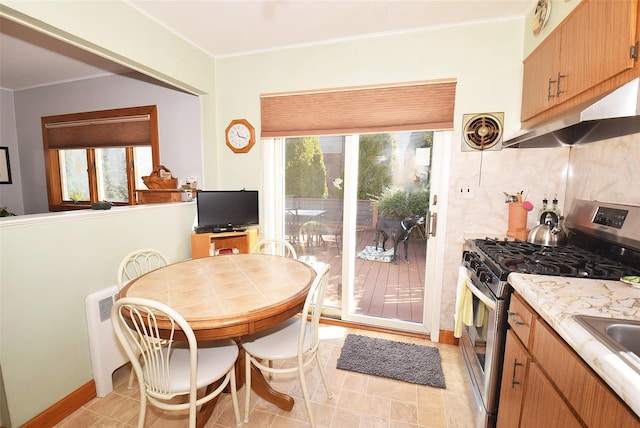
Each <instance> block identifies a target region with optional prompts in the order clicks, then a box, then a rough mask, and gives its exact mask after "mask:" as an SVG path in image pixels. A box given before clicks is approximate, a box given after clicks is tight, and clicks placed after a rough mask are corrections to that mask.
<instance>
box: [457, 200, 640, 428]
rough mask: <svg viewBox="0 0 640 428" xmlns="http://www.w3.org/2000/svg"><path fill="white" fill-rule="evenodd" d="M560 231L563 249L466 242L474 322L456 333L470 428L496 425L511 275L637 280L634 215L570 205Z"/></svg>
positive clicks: (639, 220) (622, 208) (637, 216)
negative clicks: (470, 404)
mask: <svg viewBox="0 0 640 428" xmlns="http://www.w3.org/2000/svg"><path fill="white" fill-rule="evenodd" d="M565 225H566V228H567V231H568V241H567V245H565V246H557V247H550V246H543V245H538V244H532V243H528V242H524V241H518V240H516V241H507V240H501V239H490V238H486V239H473V240H468V241H467V242H466V247H467V249H466V250H465V251H464V252H463V257H462V266H463V267H462V268H461V273H462V272H464V273H465V274H466V275H467V276H468V282H467V284H469V289H470V290H471V291H472V294H473V313H474V314H475V316H474V318H475V319H474V322H472V323H471V324H472V325H470V326H467V325H465V326H463V329H462V335H461V337H460V347H461V350H462V355H463V356H464V360H465V364H466V366H467V371H468V373H469V377H470V380H471V385H472V388H473V392H474V397H475V406H474V408H473V410H474V417H475V421H476V427H477V428H480V427H493V426H495V424H496V415H497V411H498V405H499V386H500V381H501V375H502V362H503V356H504V344H505V337H506V332H507V316H508V313H507V308H508V307H509V297H510V293H511V291H510V287H509V284H508V277H509V274H510V273H512V272H518V273H531V274H538V275H554V276H563V277H580V278H593V279H608V280H619V279H620V278H621V277H623V276H627V275H640V207H638V206H630V205H622V204H610V203H600V202H596V201H584V200H575V201H574V203H573V205H572V207H571V209H570V211H569V213H568V215H567V218H566V222H565ZM479 314H480V316H479Z"/></svg>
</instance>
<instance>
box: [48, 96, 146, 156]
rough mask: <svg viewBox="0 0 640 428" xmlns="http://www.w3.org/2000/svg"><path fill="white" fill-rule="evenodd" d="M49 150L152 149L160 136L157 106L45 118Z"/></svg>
mask: <svg viewBox="0 0 640 428" xmlns="http://www.w3.org/2000/svg"><path fill="white" fill-rule="evenodd" d="M42 132H43V135H44V142H45V149H50V150H57V149H76V148H82V149H85V148H106V147H126V146H150V145H151V141H152V133H157V110H156V107H155V106H145V107H133V108H124V109H115V110H104V111H94V112H86V113H74V114H66V115H58V116H47V117H43V118H42Z"/></svg>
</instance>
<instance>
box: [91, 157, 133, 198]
mask: <svg viewBox="0 0 640 428" xmlns="http://www.w3.org/2000/svg"><path fill="white" fill-rule="evenodd" d="M95 153H96V179H97V183H98V200H100V201H109V202H125V203H126V202H129V188H128V185H127V153H126V149H125V148H124V147H117V148H113V149H96V152H95Z"/></svg>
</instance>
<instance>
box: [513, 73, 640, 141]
mask: <svg viewBox="0 0 640 428" xmlns="http://www.w3.org/2000/svg"><path fill="white" fill-rule="evenodd" d="M637 132H640V78H636V79H634V80H632V81H630V82H629V83H626V84H625V85H623V86H621V87H620V88H618V89H616V90H614V91H613V92H611V93H609V94H608V95H606V96H605V97H603V98H601V99H600V100H599V101H597V102H595V103H594V104H592V105H591V106H590V107H588V108H586V109H585V110H583V111H581V112H579V113H575V114H572V115H568V116H566V117H564V118H562V119H559V120H556V121H553V122H551V123H548V124H546V125H541V126H540V127H539V128H536V129H534V130H532V131H529V132H526V133H525V134H522V135H519V136H516V137H513V138H511V139H508V140H506V141H505V142H503V144H502V146H503V147H514V148H516V147H517V148H532V147H559V146H573V145H577V144H585V143H592V142H595V141H601V140H607V139H609V138H614V137H620V136H623V135H628V134H635V133H637Z"/></svg>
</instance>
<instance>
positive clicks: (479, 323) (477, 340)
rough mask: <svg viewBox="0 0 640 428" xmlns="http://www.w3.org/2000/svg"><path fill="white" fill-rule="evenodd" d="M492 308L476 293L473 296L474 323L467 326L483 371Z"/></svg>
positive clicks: (484, 369) (484, 368)
mask: <svg viewBox="0 0 640 428" xmlns="http://www.w3.org/2000/svg"><path fill="white" fill-rule="evenodd" d="M490 316H491V312H490V309H489V308H488V307H487V306H486V305H485V304H484V303H483V302H482V301H481V300H480V299H478V298H477V297H476V296H475V295H474V296H473V317H474V320H473V325H471V326H467V327H466V328H467V332H468V333H469V339H470V341H471V344H472V346H473V351H474V352H473V353H474V355H475V356H476V358H477V360H478V365H479V366H480V368H481V369H482V371H483V372H485V371H486V366H485V365H486V360H487V358H486V356H487V338H488V337H489V325H490V323H489V318H490Z"/></svg>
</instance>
